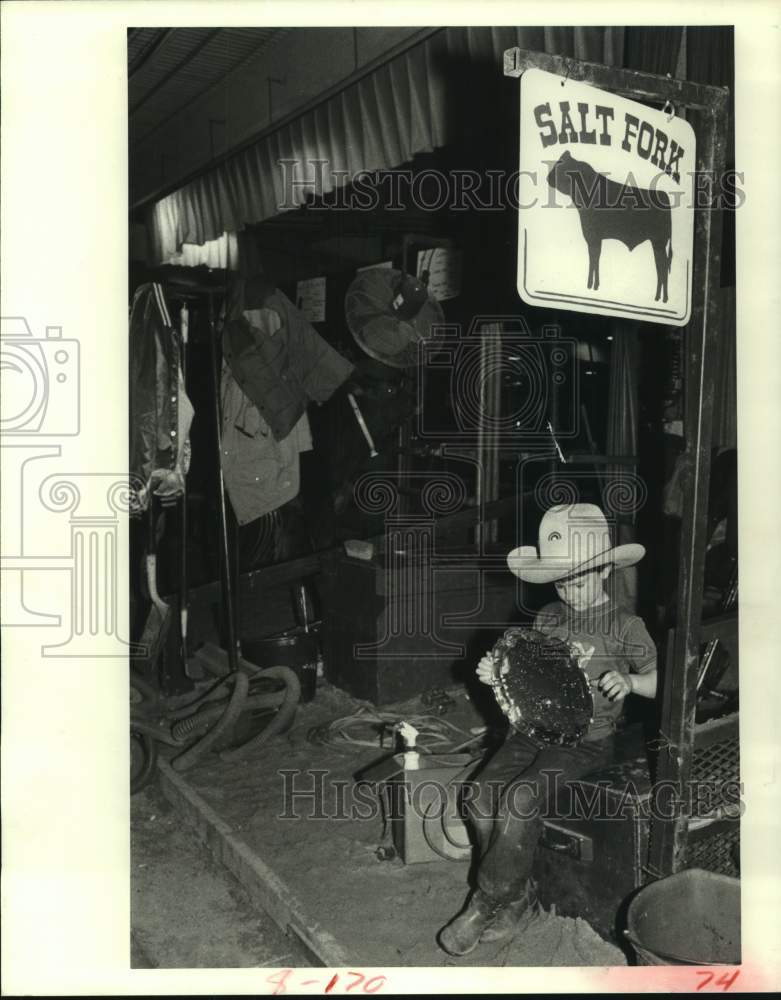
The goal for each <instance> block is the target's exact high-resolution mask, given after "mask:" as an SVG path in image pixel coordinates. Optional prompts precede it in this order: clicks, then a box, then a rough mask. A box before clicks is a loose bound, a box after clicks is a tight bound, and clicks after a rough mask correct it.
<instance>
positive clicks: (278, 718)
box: [220, 667, 301, 760]
mask: <svg viewBox="0 0 781 1000" xmlns="http://www.w3.org/2000/svg"><path fill="white" fill-rule="evenodd" d="M258 674H262V676H263V677H271V678H276V680H279V681H283V682H284V685H285V698H284V701H283V702H282V704H281V705H280V707H279V711H278V712H277V714H276V715H275V716H274V718H273V719H272V720H271V722H270V723H269V724H268V725H267V726H266V728H265V729H263V730H261V731H260V732H259V733H258V734H257V735H256V736H253V737H252V738H251V739H249V740H247V742H246V743H242V745H241V746H239V747H234V748H232V749H231V750H223V751H222V753H221V754H220V758H221V759H222V760H239V759H241V758H242V757H244V756H246V754H248V753H250V751H252V750H255V749H257V747H259V746H262V745H263V744H264V743H266V742H267V741H268V740H270V739H271V737H272V736H276V734H277V733H279V732H281V731H282V730H283V729H284V728H285V727H286V726H287V724H288V723H289V722H290V720H291V719H292V718H293V716H294V715H295V711H296V707H297V705H298V703H299V701H300V700H301V682H300V681H299V679H298V675H297V674H296V673H295V672H294V671H293V670H291V669H290V667H267V668H266V669H265V670H259V671H258Z"/></svg>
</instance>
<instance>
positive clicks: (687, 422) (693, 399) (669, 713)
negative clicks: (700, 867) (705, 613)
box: [649, 91, 727, 876]
mask: <svg viewBox="0 0 781 1000" xmlns="http://www.w3.org/2000/svg"><path fill="white" fill-rule="evenodd" d="M726 107H727V92H726V91H723V92H721V93H718V94H717V95H716V96H715V97H714V101H713V104H712V105H711V107H710V108H709V109H708V110H707V111H704V112H702V113H701V114H702V119H701V120H702V125H701V127H700V128H699V129H698V132H699V135H698V146H699V149H698V156H697V169H698V171H700V172H707V173H709V174H710V175H711V176H712V177H713V178H714V180H715V182H716V184H718V178H719V177H720V176H721V173H722V172H723V170H724V160H725V153H724V147H725V143H726ZM718 221H719V222H720V219H719V220H718ZM712 223H713V212H712V210H711V209H709V208H701V209H697V211H696V217H695V235H694V246H695V264H696V267H695V272H694V285H693V294H692V318H691V322H690V323H689V326H688V327H687V328H686V331H685V344H686V366H687V370H686V404H685V405H686V408H685V419H684V432H685V437H686V447H685V451H684V455H683V459H682V460H683V461H684V463H685V465H684V480H683V481H684V495H685V496H686V498H687V502H686V504H685V505H684V509H683V517H682V522H681V549H680V566H679V575H678V607H677V617H676V626H675V634H674V638H673V642H672V658H671V660H668V662H667V663H666V664H665V673H664V681H663V690H662V717H661V725H660V738H661V742H662V749H661V750H660V754H659V762H658V768H657V780H658V782H659V783H660V786H661V788H662V789H664V790H667V791H669V795H668V796H667V798H666V801H664V802H660V803H659V805H660V806H661V807H662V808H661V810H660V813H659V814H657V815H655V816H654V817H653V818H652V826H651V844H650V851H649V864H650V870H651V872H652V873H653V874H655V875H657V876H662V875H668V874H671V873H672V872H674V871H677V870H678V868H679V867H680V866H681V864H682V862H683V860H684V853H685V849H686V834H687V829H688V819H687V817H686V815H685V813H684V809H685V802H686V785H687V782H688V781H689V778H690V775H691V765H692V749H693V742H694V713H695V705H696V695H697V691H696V687H697V667H698V662H699V649H700V621H701V616H702V592H703V577H704V572H705V546H706V544H707V504H708V485H709V479H710V450H711V437H712V414H713V394H714V383H715V378H714V375H715V372H714V352H715V341H716V336H717V330H718V329H719V302H718V295H717V292H718V288H719V284H720V267H719V265H720V259H721V229H720V226H717V227H714V226H713V225H712Z"/></svg>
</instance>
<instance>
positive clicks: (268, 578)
mask: <svg viewBox="0 0 781 1000" xmlns="http://www.w3.org/2000/svg"><path fill="white" fill-rule="evenodd" d="M521 499H522V496H516V495H513V496H510V497H503V498H502V499H501V500H495V501H494V502H493V503H489V504H485V505H484V506H483V507H482V508H481V507H479V506H475V507H467V508H466V509H465V510H459V511H456V513H455V514H448V515H447V516H445V517H441V518H439V519H438V520H437V521H436V523H435V525H434V531H435V534H436V536H437V537H440V536H442V535H447V534H450V533H451V532H453V531H458V530H463V529H464V528H469V527H471V526H473V525H475V524H477V523H478V522H480V521H481V520H490V519H491V518H496V517H501V516H502V515H504V514H509V513H510V512H511V511H513V510H515V508H516V507H517V505H518V503H519V502H520V501H521ZM384 537H385V536H384V535H375V536H374V537H372V538H369V539H367V541H370V542H374V543H375V544H377V543H379V542H382V541H383V540H384ZM343 551H344V550H343V547H342V546H341V545H335V546H332V547H330V548H328V549H322V550H321V551H319V552H312V553H310V554H309V555H305V556H299V557H297V558H296V559H288V560H286V561H285V562H280V563H272V565H270V566H263V567H261V568H260V569H256V570H252V571H251V572H249V573H243V574H242V575H241V577H240V578H239V584H240V587H241V589H242V591H244V590H245V589H246V590H247V591H249V592H250V593H258V592H261V591H265V590H273V589H274V588H275V587H280V586H283V585H284V584H287V583H291V582H293V581H295V580H301V579H302V578H304V577H307V576H315V575H316V574H317V573H320V571H321V570H322V567H323V562H324V561H325V560H328V559H333V558H334V557H335V556H336V555H338V554H339V553H341V552H343ZM221 593H222V588H221V585H220V581H219V580H213V581H211V582H210V583H205V584H202V585H201V586H200V587H194V588H193V589H192V590H190V591H189V592H188V595H187V599H188V604H190V605H193V604H195V605H199V604H200V605H203V604H206V603H213V602H215V601H219V600H220V597H221ZM166 600H168V601H175V600H176V598H175V596H171V597H168V598H166Z"/></svg>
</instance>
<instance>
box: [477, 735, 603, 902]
mask: <svg viewBox="0 0 781 1000" xmlns="http://www.w3.org/2000/svg"><path fill="white" fill-rule="evenodd" d="M612 757H613V737H612V736H609V737H607V738H606V739H603V740H589V741H585V742H583V743H581V744H580V746H578V747H545V748H544V749H541V748H540V746H539V744H538V743H536V742H534V741H533V740H531V739H530V738H529V737H527V736H524V735H522V734H520V733H512V734H511V735H508V737H507V739H506V740H505V742H504V744H503V745H502V746H501V747H500V748H499V750H497V752H496V753H495V754H494V756H493V757H492V758H491V759H490V760H489V761H488V763H487V764H486V765H485V767H484V768H483V769H482V771H480V773H479V775H478V777H477V785H478V788H477V791H476V794H475V795H474V797H472V798H471V801H469V802H468V804H467V803H465V806H466V808H467V811H468V814H469V816H470V818H471V819H472V822H473V824H474V829H475V832H476V834H477V848H478V851H479V857H480V860H479V864H478V869H477V886H478V888H479V889H482V891H483V892H484V893H486V895H488V896H490V897H491V898H492V899H495V900H497V901H500V902H503V903H511V902H513V901H515V900H516V899H520V897H521V896H522V895H523V892H524V888H525V886H526V881H527V879H528V877H529V874H530V873H531V868H532V862H533V860H534V851H535V849H536V847H537V841H538V840H539V838H540V833H541V832H542V819H543V817H544V816H545V813H546V810H548V808H549V807H552V806H553V805H554V801H553V800H554V799H555V795H556V791H557V789H560V788H561V787H562V786H563V785H564V783H565V782H566V781H567V780H573V779H575V778H579V777H582V776H583V775H586V774H588V773H589V772H590V771H594V770H596V769H597V768H599V767H602V766H604V765H605V764H607V763H609V762H610V761H611V760H612ZM543 772H546V773H544V774H543ZM565 801H566V796H565Z"/></svg>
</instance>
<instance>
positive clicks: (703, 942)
mask: <svg viewBox="0 0 781 1000" xmlns="http://www.w3.org/2000/svg"><path fill="white" fill-rule="evenodd" d="M624 934H625V936H626V937H627V939H628V940H629V941H630V942H631V944H632V947H633V948H634V950H635V952H636V953H637V961H638V964H639V965H737V964H739V963H740V880H739V879H736V878H731V877H730V876H728V875H719V874H717V873H715V872H708V871H703V870H702V869H700V868H689V869H687V870H686V871H682V872H677V873H676V874H675V875H669V876H668V877H667V878H662V879H659V881H658V882H651V883H649V885H646V886H644V887H643V888H642V889H641V890H640V891H639V892H638V894H637V895H636V896H635V897H634V899H633V900H632V902H631V903H630V904H629V909H628V911H627V929H626V930H625V931H624Z"/></svg>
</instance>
